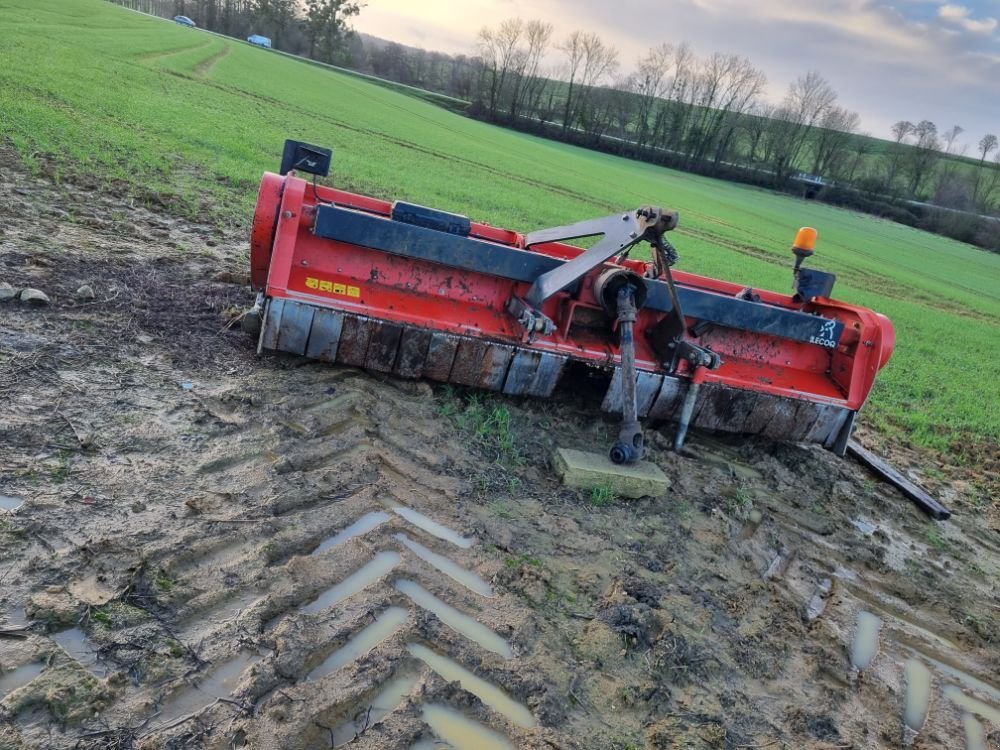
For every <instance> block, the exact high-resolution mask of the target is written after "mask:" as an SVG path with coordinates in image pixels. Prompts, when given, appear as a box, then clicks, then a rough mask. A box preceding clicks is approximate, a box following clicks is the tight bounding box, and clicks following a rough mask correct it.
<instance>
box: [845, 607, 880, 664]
mask: <svg viewBox="0 0 1000 750" xmlns="http://www.w3.org/2000/svg"><path fill="white" fill-rule="evenodd" d="M881 629H882V620H881V619H879V618H878V617H877V616H876V615H873V614H872V613H871V612H865V611H864V610H862V611H860V612H858V624H857V626H856V628H855V630H854V642H853V643H852V644H851V664H852V665H853V666H854V668H855V669H857V670H859V671H863V670H865V669H868V667H870V666H871V663H872V662H873V661H875V655H876V654H877V653H878V636H879V631H880V630H881Z"/></svg>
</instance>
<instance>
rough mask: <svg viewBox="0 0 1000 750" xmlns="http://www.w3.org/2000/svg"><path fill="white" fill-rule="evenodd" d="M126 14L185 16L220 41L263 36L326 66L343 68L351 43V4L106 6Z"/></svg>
mask: <svg viewBox="0 0 1000 750" xmlns="http://www.w3.org/2000/svg"><path fill="white" fill-rule="evenodd" d="M112 2H115V3H117V4H118V5H123V6H125V7H126V8H131V9H132V10H138V11H142V12H143V13H149V14H151V15H157V16H162V17H164V18H171V17H173V16H187V17H188V18H191V19H192V20H194V21H195V23H197V24H198V26H200V27H201V28H205V29H208V30H209V31H215V32H217V33H219V34H225V35H226V36H232V37H237V38H240V39H243V38H246V37H248V36H249V35H251V34H259V35H260V36H266V37H268V38H269V39H270V40H271V44H272V46H273V47H274V48H275V49H280V50H282V51H284V52H288V53H290V54H293V55H302V56H303V57H309V58H312V59H314V60H319V61H320V62H326V63H343V62H346V61H347V60H348V58H349V56H350V54H351V49H352V46H353V44H356V43H357V38H356V37H355V36H354V35H353V33H352V31H351V28H350V26H349V20H348V19H350V18H351V17H352V16H356V15H357V14H358V13H359V11H360V10H361V4H360V3H359V2H357V1H356V0H112Z"/></svg>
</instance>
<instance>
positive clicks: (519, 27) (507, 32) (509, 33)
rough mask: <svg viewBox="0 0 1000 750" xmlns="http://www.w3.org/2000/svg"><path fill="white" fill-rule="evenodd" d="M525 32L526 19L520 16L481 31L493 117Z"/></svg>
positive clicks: (480, 46) (481, 49)
mask: <svg viewBox="0 0 1000 750" xmlns="http://www.w3.org/2000/svg"><path fill="white" fill-rule="evenodd" d="M523 34H524V21H522V20H521V19H520V18H508V19H507V20H506V21H503V22H501V24H500V27H499V28H498V29H496V30H494V29H491V28H489V27H488V26H484V27H483V28H482V29H480V31H479V40H478V46H479V53H480V55H482V58H483V68H484V71H485V73H486V76H487V77H488V78H489V104H488V111H489V113H490V117H492V118H495V117H496V115H497V110H498V109H499V106H500V99H501V96H502V95H503V90H504V85H505V83H506V82H507V77H508V75H509V74H510V72H511V67H512V64H513V63H515V61H516V58H517V56H518V45H519V43H520V41H521V37H522V36H523Z"/></svg>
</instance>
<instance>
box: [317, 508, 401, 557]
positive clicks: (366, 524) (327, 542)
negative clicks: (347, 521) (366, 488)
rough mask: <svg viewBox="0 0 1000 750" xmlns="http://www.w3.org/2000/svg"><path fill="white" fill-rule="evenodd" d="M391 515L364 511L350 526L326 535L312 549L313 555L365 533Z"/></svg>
mask: <svg viewBox="0 0 1000 750" xmlns="http://www.w3.org/2000/svg"><path fill="white" fill-rule="evenodd" d="M390 518H392V516H390V515H389V514H388V513H384V512H382V511H380V510H377V511H373V512H371V513H365V515H363V516H361V518H359V519H358V520H357V521H355V522H354V523H352V524H351V525H350V526H347V527H346V528H344V529H342V530H340V531H338V532H337V533H336V534H334V535H333V536H328V537H327V538H326V539H324V540H323V541H322V542H320V543H319V546H318V547H317V548H316V549H314V550H313V551H312V553H311V554H313V555H321V554H323V553H324V552H326V551H327V550H328V549H333V548H334V547H336V546H337V545H338V544H343V543H344V542H346V541H347V540H348V539H353V538H354V537H356V536H361V535H362V534H367V533H368V532H369V531H371V530H372V529H375V528H377V527H379V526H381V525H382V524H383V523H385V522H386V521H388V520H389V519H390Z"/></svg>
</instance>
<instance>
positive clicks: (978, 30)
mask: <svg viewBox="0 0 1000 750" xmlns="http://www.w3.org/2000/svg"><path fill="white" fill-rule="evenodd" d="M971 14H972V13H971V11H970V10H969V9H968V8H966V7H965V6H964V5H942V6H941V7H940V8H938V17H939V18H943V19H944V20H945V21H950V22H952V23H956V24H958V25H959V26H961V27H962V28H963V29H965V30H966V31H969V32H971V33H973V34H989V33H990V32H991V31H993V30H994V29H995V28H996V27H997V19H995V18H983V19H980V20H978V21H977V20H976V19H974V18H969V16H970V15H971Z"/></svg>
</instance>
